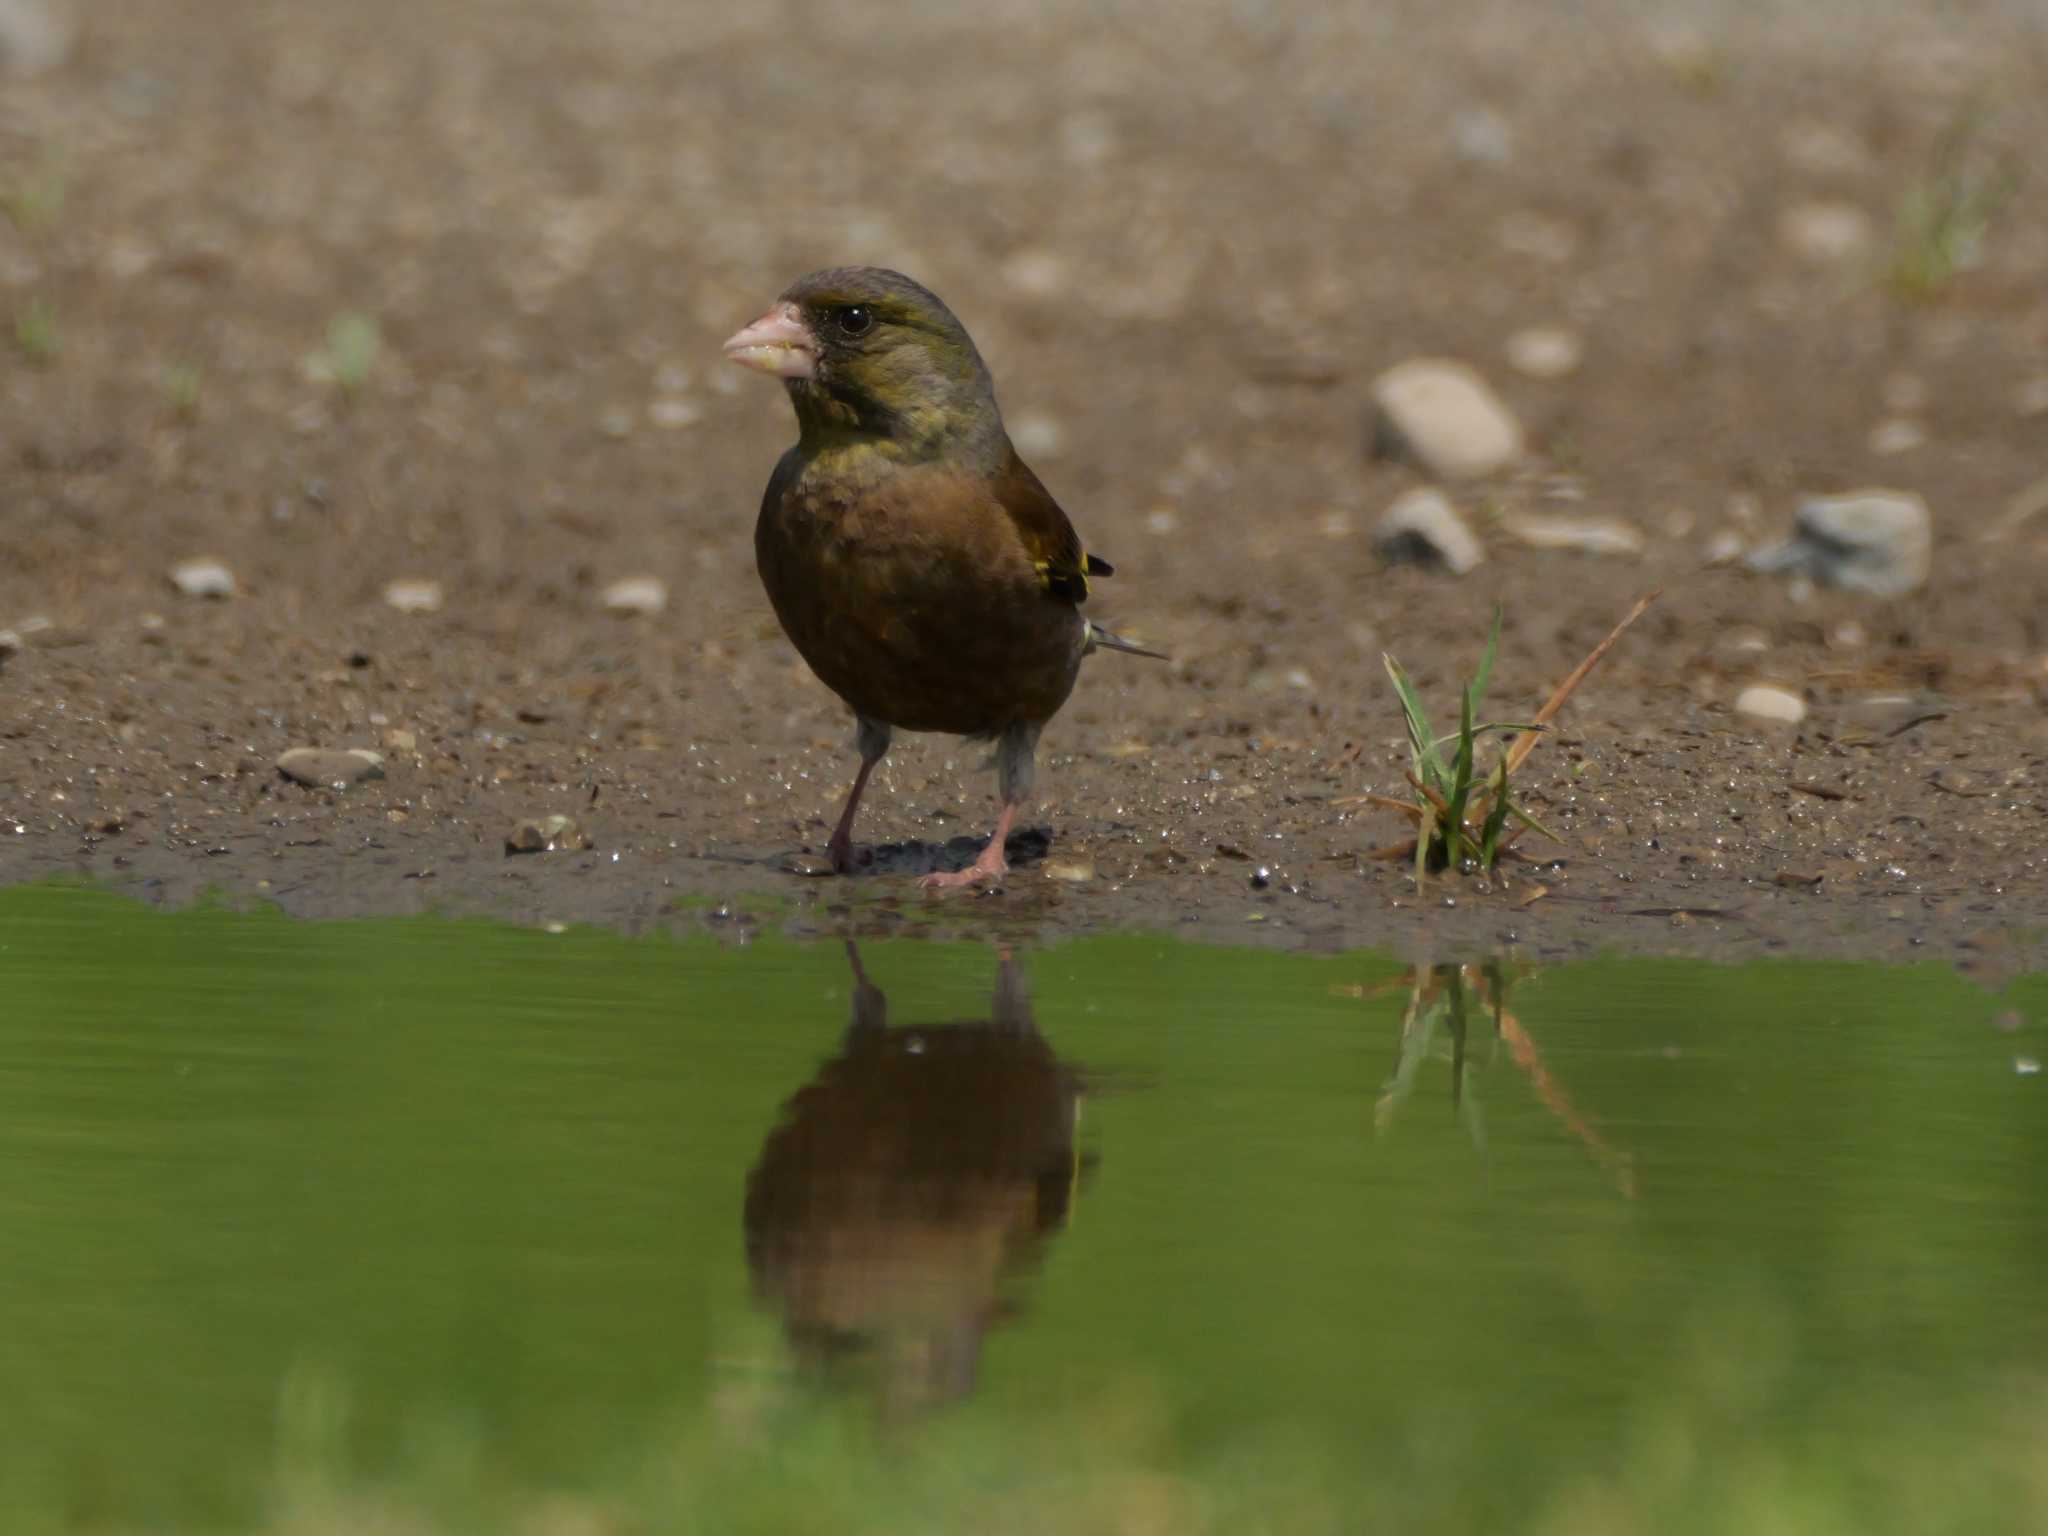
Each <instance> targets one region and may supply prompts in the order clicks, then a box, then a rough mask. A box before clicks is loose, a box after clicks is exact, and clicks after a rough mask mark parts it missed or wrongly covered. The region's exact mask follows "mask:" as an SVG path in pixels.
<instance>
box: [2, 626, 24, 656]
mask: <svg viewBox="0 0 2048 1536" xmlns="http://www.w3.org/2000/svg"><path fill="white" fill-rule="evenodd" d="M20 649H21V636H20V635H19V634H17V633H16V632H15V631H14V630H11V629H0V656H12V655H13V654H14V653H15V652H16V651H18V650H20Z"/></svg>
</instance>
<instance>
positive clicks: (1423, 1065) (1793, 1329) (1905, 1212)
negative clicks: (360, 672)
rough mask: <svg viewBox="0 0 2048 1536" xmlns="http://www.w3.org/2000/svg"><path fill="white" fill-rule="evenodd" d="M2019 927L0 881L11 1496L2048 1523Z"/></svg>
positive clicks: (959, 1526) (964, 1519) (2046, 1367)
mask: <svg viewBox="0 0 2048 1536" xmlns="http://www.w3.org/2000/svg"><path fill="white" fill-rule="evenodd" d="M2044 1056H2048V977H2039V976H2036V977H2031V978H2025V979H2022V980H2021V981H2019V982H2016V983H2014V984H2013V985H2012V986H2011V987H2009V988H2008V989H2006V990H2005V991H2004V992H2003V993H2002V994H1999V995H1993V994H1990V993H1987V992H1985V991H1983V990H1981V989H1979V988H1977V987H1975V986H1973V985H1972V984H1970V983H1968V982H1967V981H1964V980H1963V979H1961V978H1959V977H1957V976H1955V975H1954V974H1952V973H1949V972H1946V971H1943V970H1940V969H1937V968H1920V969H1875V968H1870V969H1859V968H1851V967H1844V966H1837V965H1820V964H1798V963H1781V964H1773V965H1769V966H1764V967H1757V968H1751V969H1744V970H1733V969H1716V968H1714V967H1711V966H1707V965H1704V964H1699V963H1693V962H1661V961H1601V962H1595V963H1587V964H1583V965H1573V966H1568V967H1564V968H1560V969H1557V970H1554V971H1548V972H1533V971H1526V970H1520V969H1517V968H1516V967H1514V966H1513V965H1512V964H1507V965H1501V966H1477V967H1470V968H1463V969H1458V968H1450V967H1441V968H1436V969H1432V970H1429V971H1426V972H1424V973H1422V974H1420V975H1417V974H1412V973H1409V972H1405V971H1403V970H1402V969H1401V968H1400V967H1399V966H1397V965H1396V964H1394V963H1393V962H1391V961H1390V960H1388V959H1386V958H1384V957H1380V956H1375V955H1369V954H1353V955H1342V956H1335V957H1325V958H1303V957H1298V956H1284V955H1276V954H1269V953H1263V952H1246V951H1230V950H1222V949H1203V948H1192V947H1183V946H1177V945H1174V944H1172V943H1170V942H1167V941H1164V940H1160V939H1156V938H1150V937H1136V936H1108V937H1102V938H1097V939H1090V940H1085V941H1077V942H1072V943H1066V944H1061V945H1058V946H1056V947H1052V948H1048V949H1042V950H1036V951H1029V950H1027V951H1020V952H1018V953H1017V954H1015V955H1014V956H1010V957H1005V956H1003V955H1001V954H999V953H998V951H997V950H996V949H994V948H993V947H990V946H985V945H977V944H952V943H933V942H923V941H917V940H903V939H898V940H893V941H887V942H869V943H864V944H862V945H860V946H859V947H858V948H857V949H855V948H852V947H850V946H848V945H846V944H844V943H841V942H836V941H835V942H830V943H815V944H808V945H803V944H797V943H793V942H788V941H781V940H776V939H772V938H757V939H755V940H754V941H752V942H749V943H745V944H737V943H733V942H730V941H720V940H718V939H715V938H712V937H690V938H677V937H660V938H647V939H637V940H628V939H622V938H619V937H616V936H613V935H609V934H604V933H596V932H570V933H564V934H547V933H539V932H534V931H531V930H519V929H513V928H507V927H499V926H492V925H487V924H479V923H458V922H441V921H432V922H419V921H406V922H355V923H331V924H296V923H292V922H289V921H287V920H285V919H282V918H279V917H276V916H273V915H268V914H253V915H242V914H234V913H229V912H222V911H204V910H202V911H196V912H185V913H178V914H168V915H167V914H162V913H156V912H151V911H147V910H145V909H142V908H140V907H136V906H133V905H130V904H128V903H125V902H123V901H121V900H118V899H115V898H112V897H108V896H103V895H99V894H94V893H90V892H83V891H72V890H48V889H44V890H27V891H24V890H11V891H0V1532H5V1533H7V1536H12V1533H14V1532H17V1531H19V1532H42V1531H51V1532H60V1531H61V1532H74V1531H76V1532H86V1531H91V1532H113V1531H120V1532H139V1531H179V1532H183V1531H207V1532H217V1531H218V1532H227V1531H277V1532H341V1531H367V1530H389V1531H403V1532H407V1533H412V1532H420V1533H435V1532H444V1531H447V1532H455V1531H462V1532H468V1531H512V1532H528V1533H533V1536H596V1533H609V1532H629V1531H630V1532H656V1531H706V1532H736V1531H738V1532H744V1531H763V1532H767V1531H827V1532H838V1531H870V1530H872V1531H878V1532H880V1531H887V1532H892V1533H896V1532H904V1531H952V1530H972V1531H976V1532H977V1533H979V1532H1003V1531H1011V1530H1014V1531H1017V1532H1020V1533H1023V1532H1036V1531H1051V1532H1062V1531H1102V1532H1145V1533H1153V1532H1157V1533H1168V1532H1206V1531H1216V1532H1226V1531H1227V1532H1248V1531H1249V1532H1259V1531H1271V1532H1276V1533H1277V1532H1321V1531H1330V1532H1337V1531H1378V1530H1385V1531H1399V1532H1481V1531H1486V1532H1495V1531H1532V1532H1557V1533H1567V1532H1570V1533H1608V1532H1634V1531H1644V1532H1649V1531H1657V1532H1665V1531H1674V1532H1686V1531H1702V1532H1730V1533H1732V1532H1738V1531H1740V1532H1745V1533H1747V1532H1765V1533H1768V1532H1776V1531H1786V1532H1795V1531H1796V1532H1801V1533H1807V1532H1832V1531H1842V1532H1850V1531H1855V1532H1870V1531H1899V1532H1915V1533H1924V1532H1938V1531H1951V1530H1952V1531H1957V1532H2001V1531H2008V1530H2009V1531H2039V1530H2042V1529H2048V1076H2044V1075H2043V1074H2041V1073H2040V1071H2039V1070H2038V1062H2039V1060H2040V1059H2041V1058H2042V1057H2044Z"/></svg>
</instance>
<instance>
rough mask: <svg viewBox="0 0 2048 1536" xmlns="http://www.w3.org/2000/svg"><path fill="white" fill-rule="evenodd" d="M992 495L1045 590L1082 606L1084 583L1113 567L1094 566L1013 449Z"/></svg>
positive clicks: (1049, 494) (1106, 564)
mask: <svg viewBox="0 0 2048 1536" xmlns="http://www.w3.org/2000/svg"><path fill="white" fill-rule="evenodd" d="M993 489H994V491H995V498H996V501H997V502H998V503H999V504H1000V505H1001V506H1002V508H1003V510H1004V511H1005V512H1007V513H1009V514H1010V521H1011V522H1012V523H1014V524H1015V525H1016V527H1017V535H1018V537H1019V538H1021V539H1022V540H1023V541H1024V548H1025V550H1026V552H1028V553H1029V554H1030V556H1031V563H1032V564H1033V565H1034V566H1036V567H1037V568H1038V577H1039V580H1041V581H1043V582H1044V583H1045V589H1046V590H1047V591H1048V592H1051V593H1054V594H1055V595H1057V596H1060V597H1064V598H1065V599H1067V601H1068V602H1072V603H1085V602H1086V601H1087V600H1088V578H1089V577H1090V576H1107V575H1109V574H1110V572H1111V570H1112V567H1111V565H1110V564H1109V562H1108V561H1107V560H1098V559H1097V558H1096V557H1095V556H1093V555H1091V554H1089V553H1088V552H1087V551H1086V550H1085V549H1083V548H1082V547H1081V536H1080V535H1079V534H1078V533H1076V532H1074V525H1073V524H1072V523H1070V522H1068V521H1067V514H1066V513H1065V512H1063V511H1061V510H1060V504H1059V503H1058V502H1056V501H1054V500H1053V499H1052V492H1051V491H1048V490H1047V489H1046V488H1045V485H1044V483H1043V482H1042V481H1040V480H1039V478H1038V476H1037V475H1035V474H1033V473H1032V472H1031V466H1030V465H1029V464H1026V463H1025V462H1024V461H1023V460H1022V459H1020V458H1019V457H1017V451H1016V449H1014V448H1013V449H1011V450H1010V454H1009V458H1008V461H1007V462H1006V463H1005V464H1004V465H1003V468H1002V470H1001V472H1000V473H999V474H997V476H996V477H995V481H994V484H993Z"/></svg>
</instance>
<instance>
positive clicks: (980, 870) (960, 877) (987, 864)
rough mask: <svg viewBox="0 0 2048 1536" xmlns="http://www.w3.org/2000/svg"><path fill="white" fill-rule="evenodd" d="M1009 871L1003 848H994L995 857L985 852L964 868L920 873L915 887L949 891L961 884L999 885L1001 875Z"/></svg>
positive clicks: (925, 889) (924, 889) (1001, 879)
mask: <svg viewBox="0 0 2048 1536" xmlns="http://www.w3.org/2000/svg"><path fill="white" fill-rule="evenodd" d="M1009 872H1010V866H1009V864H1008V863H1007V862H1005V861H1004V859H1003V850H1002V849H1000V848H998V849H996V850H995V857H993V858H991V857H989V855H988V854H987V853H983V854H982V856H981V857H980V858H978V859H976V860H975V861H974V862H973V863H972V864H970V865H968V866H967V867H966V868H965V869H945V870H934V871H933V872H932V873H931V874H929V875H920V876H919V877H918V881H917V888H918V889H919V890H921V891H950V890H952V889H953V888H954V887H955V886H961V885H1000V884H1002V882H1003V876H1005V875H1007V874H1008V873H1009Z"/></svg>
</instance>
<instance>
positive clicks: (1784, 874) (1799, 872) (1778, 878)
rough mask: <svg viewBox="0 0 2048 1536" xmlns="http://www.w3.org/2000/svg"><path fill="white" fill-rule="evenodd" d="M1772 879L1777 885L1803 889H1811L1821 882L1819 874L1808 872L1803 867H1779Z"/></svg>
mask: <svg viewBox="0 0 2048 1536" xmlns="http://www.w3.org/2000/svg"><path fill="white" fill-rule="evenodd" d="M1772 879H1773V881H1774V882H1775V883H1776V884H1778V885H1783V886H1789V887H1792V888H1794V889H1805V890H1811V889H1812V888H1813V887H1814V886H1816V885H1819V884H1820V882H1821V877H1820V876H1819V875H1815V874H1809V873H1807V872H1806V871H1805V870H1803V869H1781V870H1779V871H1778V873H1777V874H1776V875H1774V876H1773V877H1772Z"/></svg>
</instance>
